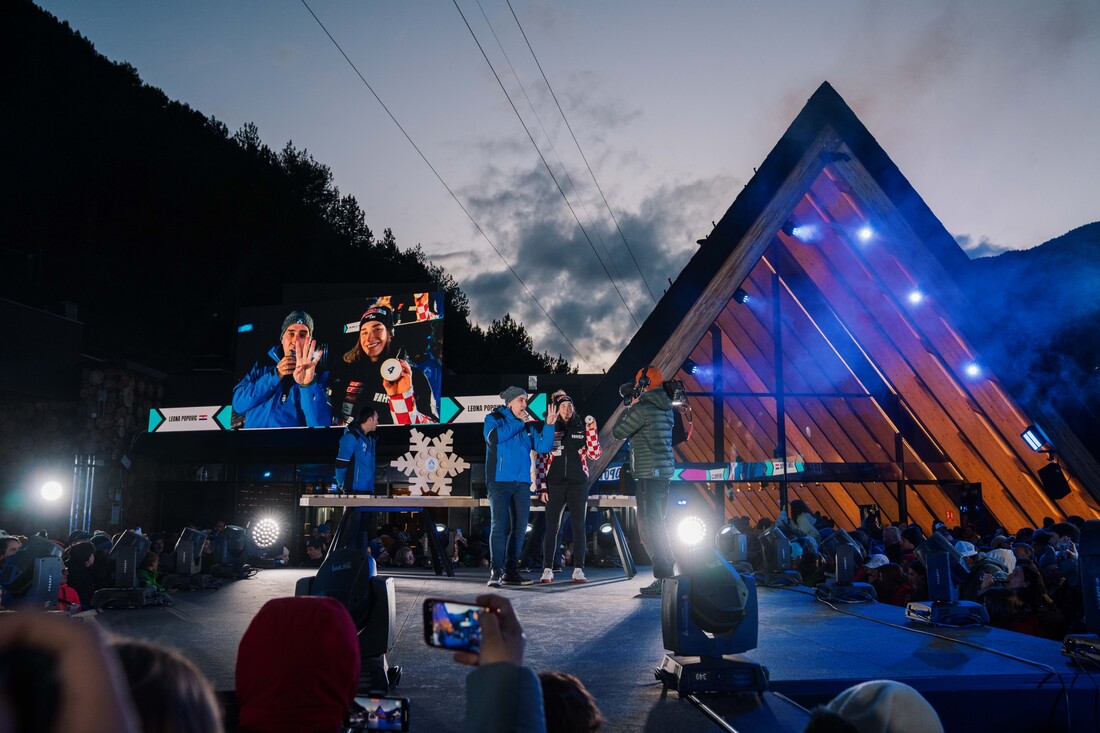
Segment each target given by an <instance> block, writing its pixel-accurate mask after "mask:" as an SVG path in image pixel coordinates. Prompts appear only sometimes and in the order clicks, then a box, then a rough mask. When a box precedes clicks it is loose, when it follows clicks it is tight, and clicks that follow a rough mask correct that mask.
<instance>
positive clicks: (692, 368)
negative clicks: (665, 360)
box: [680, 359, 699, 374]
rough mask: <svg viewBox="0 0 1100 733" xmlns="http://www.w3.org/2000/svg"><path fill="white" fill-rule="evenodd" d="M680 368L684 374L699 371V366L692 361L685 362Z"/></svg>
mask: <svg viewBox="0 0 1100 733" xmlns="http://www.w3.org/2000/svg"><path fill="white" fill-rule="evenodd" d="M680 368H681V369H683V371H684V374H695V372H697V371H699V365H698V364H696V363H695V361H694V360H692V359H688V360H687V361H685V362H684V365H683V366H682V367H680Z"/></svg>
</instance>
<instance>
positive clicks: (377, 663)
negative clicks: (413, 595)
mask: <svg viewBox="0 0 1100 733" xmlns="http://www.w3.org/2000/svg"><path fill="white" fill-rule="evenodd" d="M294 595H296V596H328V597H330V598H335V599H336V600H338V601H340V602H341V603H343V604H344V606H346V607H347V609H348V611H349V612H350V613H351V617H352V619H353V620H354V621H355V628H356V629H357V630H358V632H359V655H360V658H361V660H362V665H361V670H362V671H361V672H360V682H359V689H360V690H365V691H369V692H370V693H371V694H380V695H387V694H389V691H390V689H391V688H393V687H396V686H397V682H398V680H399V679H400V677H401V668H400V667H390V666H389V663H388V662H387V660H386V654H388V653H389V652H390V650H392V649H393V645H394V638H395V632H396V629H397V596H396V590H395V586H394V580H393V578H380V577H378V576H377V575H376V568H375V564H374V558H373V557H371V556H370V555H364V554H363V553H362V552H360V551H359V550H356V549H352V548H348V547H344V548H341V549H333V550H331V551H330V552H329V553H328V556H327V557H326V558H325V560H324V562H322V563H321V567H319V568H318V569H317V575H316V576H313V577H305V578H302V579H300V580H299V581H298V583H297V585H296V586H295V588H294Z"/></svg>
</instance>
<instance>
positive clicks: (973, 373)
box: [963, 361, 982, 379]
mask: <svg viewBox="0 0 1100 733" xmlns="http://www.w3.org/2000/svg"><path fill="white" fill-rule="evenodd" d="M963 372H964V373H965V374H966V376H968V377H970V378H971V379H977V378H978V377H980V376H981V375H982V368H981V367H980V366H979V365H978V363H977V362H973V361H972V362H970V363H969V364H967V365H966V366H964V367H963Z"/></svg>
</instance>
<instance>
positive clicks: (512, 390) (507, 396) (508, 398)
mask: <svg viewBox="0 0 1100 733" xmlns="http://www.w3.org/2000/svg"><path fill="white" fill-rule="evenodd" d="M526 394H527V391H526V390H522V389H520V388H519V387H509V388H508V389H506V390H504V391H503V392H501V393H500V399H502V400H504V404H506V405H507V404H510V403H511V402H512V400H514V399H515V398H517V397H523V396H525V395H526Z"/></svg>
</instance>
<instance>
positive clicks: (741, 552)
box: [714, 522, 755, 575]
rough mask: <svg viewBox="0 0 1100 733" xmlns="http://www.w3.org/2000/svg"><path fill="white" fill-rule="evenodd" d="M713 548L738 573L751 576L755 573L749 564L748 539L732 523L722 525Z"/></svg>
mask: <svg viewBox="0 0 1100 733" xmlns="http://www.w3.org/2000/svg"><path fill="white" fill-rule="evenodd" d="M714 546H715V547H717V548H718V552H720V553H722V557H724V558H726V560H728V561H729V563H730V564H731V565H733V569H734V570H736V571H737V572H738V573H741V574H742V575H744V574H746V573H747V574H749V575H752V574H753V573H754V572H755V571H754V570H753V567H752V564H751V563H750V562H749V537H748V535H746V534H744V533H743V532H742V531H741V530H739V529H738V528H737V527H736V526H735V525H734V523H733V522H728V523H727V524H723V525H722V528H721V529H719V530H718V534H717V535H716V536H715V538H714Z"/></svg>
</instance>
